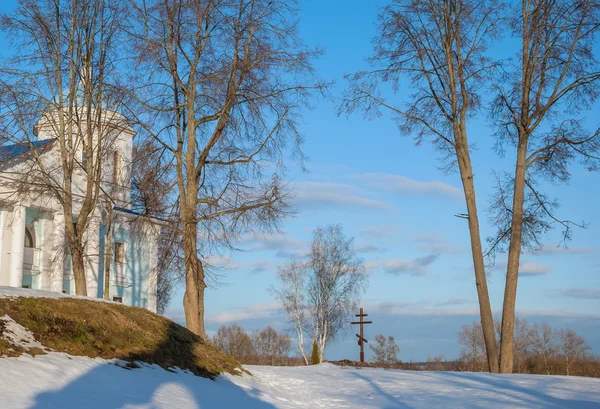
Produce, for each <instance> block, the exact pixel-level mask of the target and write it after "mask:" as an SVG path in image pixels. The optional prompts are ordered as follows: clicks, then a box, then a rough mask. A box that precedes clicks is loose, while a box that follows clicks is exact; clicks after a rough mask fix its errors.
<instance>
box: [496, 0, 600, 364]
mask: <svg viewBox="0 0 600 409" xmlns="http://www.w3.org/2000/svg"><path fill="white" fill-rule="evenodd" d="M510 23H511V27H512V28H513V30H514V34H515V36H517V38H520V41H521V49H520V51H519V54H518V56H517V57H516V58H515V61H514V62H512V64H510V66H509V65H505V67H506V68H505V69H506V70H507V71H506V75H504V76H498V78H499V79H500V81H498V82H497V83H496V86H495V88H496V90H497V97H496V98H495V101H494V103H493V110H492V112H491V116H492V118H493V119H494V121H495V122H496V124H497V129H498V132H497V135H498V137H499V140H500V146H501V147H504V146H505V145H506V144H509V145H510V146H512V147H514V148H516V154H515V171H514V174H511V175H509V176H508V180H507V184H508V185H506V184H505V183H500V185H501V187H502V186H504V187H503V188H502V189H500V194H499V199H498V201H497V202H496V204H495V206H494V211H495V219H496V220H498V221H499V224H500V226H499V228H498V234H497V237H496V238H495V239H494V242H495V244H496V245H498V246H502V244H504V243H507V244H508V263H507V269H506V286H505V292H504V305H503V309H502V346H501V354H500V356H501V360H500V370H501V372H504V373H510V372H512V370H513V364H514V341H513V338H514V328H515V306H516V299H517V282H518V277H519V263H520V258H521V251H522V249H523V248H524V247H525V248H527V247H538V246H539V236H540V235H541V234H543V233H545V232H547V231H548V230H549V229H550V228H552V227H553V226H554V225H556V224H558V225H561V226H562V227H564V238H565V239H569V237H570V229H571V227H572V226H573V225H577V223H573V222H571V221H569V220H563V219H560V218H559V217H557V216H556V215H555V210H556V207H557V202H556V201H555V200H553V199H551V198H548V197H547V196H546V195H544V194H543V193H541V192H540V191H539V190H538V188H539V181H540V179H543V178H545V179H549V180H551V181H553V182H565V181H567V180H569V178H570V173H569V170H568V166H569V165H570V164H571V163H572V162H573V161H574V160H575V159H580V160H581V162H582V163H583V164H584V165H585V166H586V167H587V168H588V169H590V170H596V169H597V168H598V164H599V160H600V154H599V152H600V129H591V130H590V129H588V128H587V127H586V121H585V120H584V119H583V118H582V117H581V116H580V115H581V112H582V111H585V110H587V109H590V108H591V107H592V105H593V103H594V101H596V99H597V97H598V95H600V63H599V62H598V60H597V49H595V47H596V46H597V41H596V36H597V34H598V30H599V28H600V2H598V1H596V0H578V1H569V0H523V1H522V2H521V4H520V6H519V7H515V9H514V10H513V12H512V17H511V20H510ZM511 202H512V203H511Z"/></svg>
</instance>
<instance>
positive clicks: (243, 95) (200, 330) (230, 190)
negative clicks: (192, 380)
mask: <svg viewBox="0 0 600 409" xmlns="http://www.w3.org/2000/svg"><path fill="white" fill-rule="evenodd" d="M131 8H132V9H133V10H134V14H135V20H134V25H135V28H134V29H133V30H132V31H133V33H134V34H133V37H132V39H131V45H132V49H131V51H132V52H133V53H135V55H136V57H137V59H136V63H137V64H136V65H135V67H133V68H134V70H133V76H132V78H128V79H127V80H128V82H130V83H137V85H138V87H137V88H135V89H132V88H131V87H130V88H129V89H130V95H132V96H134V97H135V98H134V99H135V101H136V102H137V108H139V110H137V111H132V113H131V114H132V115H134V116H135V117H136V118H137V120H138V121H139V123H140V124H141V126H142V128H143V132H145V133H147V134H148V135H150V136H151V137H152V138H154V140H155V141H156V142H157V143H159V144H160V146H162V147H163V148H164V149H165V150H166V151H167V152H168V153H169V154H170V155H171V158H172V166H173V167H174V170H175V181H174V182H175V184H174V186H175V187H176V189H177V192H178V203H177V206H178V209H177V210H178V216H179V217H178V225H177V226H174V228H176V229H177V230H178V231H179V233H180V234H181V238H182V245H183V252H184V262H185V279H184V282H185V295H184V309H185V316H186V326H187V327H188V328H189V329H190V330H191V331H193V332H194V333H196V334H198V335H201V336H204V333H205V330H204V294H205V289H206V287H207V276H206V271H205V267H206V264H205V263H204V262H203V259H202V255H203V254H204V255H210V252H211V248H212V246H213V245H224V246H230V245H231V238H232V237H235V236H236V235H238V234H240V233H243V232H249V231H256V230H262V231H270V230H272V229H274V228H276V227H277V224H278V221H279V220H280V219H281V218H282V217H284V216H285V215H286V214H287V213H288V209H289V207H288V202H287V193H286V191H285V188H284V187H283V186H282V185H281V182H280V174H281V171H282V170H283V158H284V157H285V156H286V155H287V153H293V154H297V157H301V153H300V150H299V145H300V143H301V140H302V138H301V136H300V133H299V132H298V129H297V126H296V120H297V118H298V111H299V110H298V108H300V107H303V106H305V103H306V98H307V96H308V95H309V94H310V92H311V91H312V90H314V89H318V88H320V87H321V85H320V84H318V83H317V82H316V81H314V80H313V79H312V76H311V71H312V68H311V59H312V57H313V56H314V55H315V52H314V51H313V50H310V49H308V48H307V47H305V46H304V45H303V44H302V43H301V41H300V39H299V37H298V33H297V27H296V20H295V19H296V15H297V10H296V3H295V2H293V1H283V0H274V1H273V0H173V1H167V0H141V1H138V2H132V4H131ZM139 73H143V74H142V75H140V74H139ZM123 85H124V86H125V88H127V85H128V84H123ZM199 230H200V231H201V234H199Z"/></svg>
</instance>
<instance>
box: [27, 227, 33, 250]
mask: <svg viewBox="0 0 600 409" xmlns="http://www.w3.org/2000/svg"><path fill="white" fill-rule="evenodd" d="M25 247H27V248H34V247H35V242H34V241H33V234H32V233H31V230H30V229H29V228H28V227H26V228H25Z"/></svg>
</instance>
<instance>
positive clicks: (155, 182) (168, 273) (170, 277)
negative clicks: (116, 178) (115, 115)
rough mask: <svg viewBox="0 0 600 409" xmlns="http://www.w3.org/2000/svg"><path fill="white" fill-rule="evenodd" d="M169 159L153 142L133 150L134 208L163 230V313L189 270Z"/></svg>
mask: <svg viewBox="0 0 600 409" xmlns="http://www.w3.org/2000/svg"><path fill="white" fill-rule="evenodd" d="M167 158H168V155H167V154H166V150H165V149H164V148H162V147H161V146H160V145H158V144H157V143H155V142H154V141H152V140H151V139H146V140H143V141H141V142H140V143H139V144H136V145H134V147H133V155H132V161H133V163H132V171H131V187H132V189H131V208H132V210H133V211H134V212H135V213H137V214H138V215H140V216H141V217H150V218H153V219H154V222H155V224H157V225H158V226H159V229H160V234H159V235H158V248H157V251H158V255H157V260H158V264H157V266H156V269H157V271H156V273H157V274H156V280H157V282H156V287H157V295H156V299H157V312H158V313H159V314H162V313H163V312H164V311H165V310H166V308H167V305H168V304H169V302H170V301H171V298H172V296H173V291H174V288H175V286H176V285H177V284H179V283H180V281H181V279H182V278H183V275H184V274H182V272H184V271H185V266H184V261H183V246H182V241H181V238H180V235H179V230H178V229H177V228H176V226H178V225H179V223H178V220H179V215H178V213H177V211H176V203H177V199H178V195H177V194H176V193H174V192H173V185H174V183H173V178H172V173H173V170H172V166H170V163H169V162H168V159H167ZM136 219H137V218H132V222H133V223H135V222H137V220H136ZM173 226H175V228H173Z"/></svg>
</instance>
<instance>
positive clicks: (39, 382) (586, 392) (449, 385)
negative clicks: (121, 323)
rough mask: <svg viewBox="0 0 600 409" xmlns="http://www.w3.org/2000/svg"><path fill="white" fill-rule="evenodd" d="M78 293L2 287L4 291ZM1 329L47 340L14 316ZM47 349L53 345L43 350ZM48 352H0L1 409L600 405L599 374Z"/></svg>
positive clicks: (22, 339) (575, 408)
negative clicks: (158, 361) (200, 362)
mask: <svg viewBox="0 0 600 409" xmlns="http://www.w3.org/2000/svg"><path fill="white" fill-rule="evenodd" d="M23 296H26V297H31V296H33V297H52V298H58V297H65V296H67V297H71V296H68V295H64V294H60V293H49V292H43V291H33V290H23V289H13V288H7V287H0V298H7V297H8V298H12V297H23ZM0 320H1V321H2V325H3V327H4V337H5V338H6V339H8V340H10V341H11V343H13V344H17V345H20V346H21V347H23V348H25V349H29V348H41V349H45V348H43V346H42V345H40V344H39V343H37V341H36V340H35V339H34V338H33V336H32V334H31V333H30V332H29V331H28V330H27V329H25V328H23V327H22V326H20V325H19V324H17V323H16V322H14V321H13V320H12V319H11V318H10V317H9V316H6V315H5V316H0ZM46 350H48V349H46ZM122 364H124V363H122V362H119V361H116V360H111V361H107V360H103V359H99V358H97V359H92V358H87V357H76V356H69V355H67V354H64V353H58V352H49V353H47V354H45V355H38V356H36V357H35V358H34V357H32V356H31V355H28V354H23V355H21V356H20V357H18V358H6V357H0V409H71V408H73V409H167V408H173V409H229V408H240V409H276V408H281V409H288V408H308V409H313V408H357V409H358V408H360V409H369V408H373V409H374V408H378V409H392V408H402V409H419V408H426V409H431V408H531V409H533V408H567V409H591V408H598V409H600V379H591V378H576V377H564V376H535V375H491V374H484V373H466V372H410V371H386V370H383V369H368V368H363V369H353V368H349V369H342V368H340V367H338V366H335V365H331V364H322V365H316V366H310V367H295V368H285V367H268V366H247V367H246V368H247V369H248V370H250V371H251V372H252V373H253V375H254V376H248V375H244V376H243V377H242V376H231V375H223V376H221V377H219V378H217V379H216V380H215V381H211V380H208V379H204V378H199V377H197V376H194V375H192V374H190V373H186V372H183V371H181V370H174V371H173V372H169V371H166V370H164V369H162V368H160V367H158V366H152V365H142V368H139V369H133V370H131V369H125V368H122V367H120V366H119V365H122Z"/></svg>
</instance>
